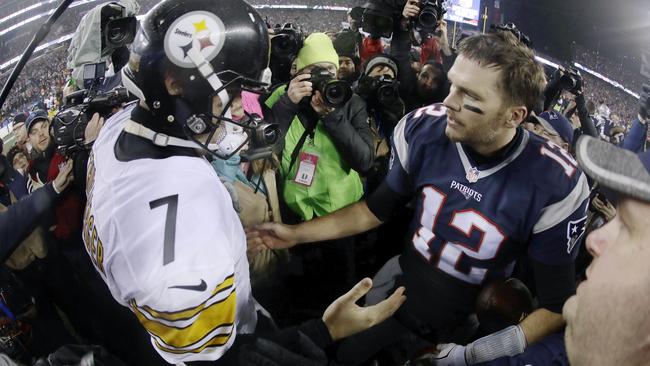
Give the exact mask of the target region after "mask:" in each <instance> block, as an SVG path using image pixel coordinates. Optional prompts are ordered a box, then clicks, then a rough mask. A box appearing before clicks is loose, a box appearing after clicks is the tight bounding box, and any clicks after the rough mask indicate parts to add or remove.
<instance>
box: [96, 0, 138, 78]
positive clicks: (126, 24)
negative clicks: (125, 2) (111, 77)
mask: <svg viewBox="0 0 650 366" xmlns="http://www.w3.org/2000/svg"><path fill="white" fill-rule="evenodd" d="M126 14H127V12H126V10H125V7H124V6H122V5H120V4H118V3H109V4H106V5H104V6H103V7H102V8H101V21H100V22H101V23H100V27H101V32H102V34H101V42H102V45H101V46H102V52H101V56H102V57H107V56H110V57H111V60H112V62H113V69H114V70H119V69H121V68H122V66H124V65H125V64H126V62H127V61H128V59H129V50H128V48H127V46H128V45H129V44H131V43H132V42H133V39H134V38H135V33H136V30H137V24H138V21H137V19H136V17H135V16H127V15H126Z"/></svg>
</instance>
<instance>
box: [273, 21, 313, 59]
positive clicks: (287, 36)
mask: <svg viewBox="0 0 650 366" xmlns="http://www.w3.org/2000/svg"><path fill="white" fill-rule="evenodd" d="M273 33H274V35H273V37H272V38H271V55H273V56H276V57H279V58H286V59H290V58H293V57H295V56H296V55H297V54H298V51H300V49H301V48H302V45H303V41H304V38H305V36H304V35H303V34H302V32H301V31H300V30H299V29H298V28H297V27H296V26H294V25H293V24H292V23H286V24H284V25H283V26H282V27H276V28H275V29H274V32H273Z"/></svg>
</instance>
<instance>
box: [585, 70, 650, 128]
mask: <svg viewBox="0 0 650 366" xmlns="http://www.w3.org/2000/svg"><path fill="white" fill-rule="evenodd" d="M583 77H584V79H585V95H586V97H587V98H588V99H589V100H591V101H593V102H594V103H596V104H597V105H600V104H602V103H605V104H606V105H607V106H608V107H609V109H610V111H611V113H615V114H617V115H618V116H620V117H621V121H622V122H623V123H624V124H625V125H626V126H628V127H629V126H630V125H631V124H632V121H633V120H634V119H635V118H636V111H635V109H636V108H635V106H636V105H637V104H638V102H639V100H638V99H637V98H635V97H634V96H632V95H630V94H628V93H626V92H624V91H622V90H621V89H619V88H616V87H614V86H612V85H611V84H609V83H607V82H606V81H603V80H601V79H599V78H597V77H595V76H592V75H590V74H588V73H583ZM639 90H640V89H639ZM601 102H602V103H601Z"/></svg>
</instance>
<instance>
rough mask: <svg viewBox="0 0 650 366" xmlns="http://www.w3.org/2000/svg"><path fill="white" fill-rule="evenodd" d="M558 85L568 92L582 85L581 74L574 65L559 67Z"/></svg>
mask: <svg viewBox="0 0 650 366" xmlns="http://www.w3.org/2000/svg"><path fill="white" fill-rule="evenodd" d="M559 71H560V75H561V76H560V85H561V86H562V89H564V90H568V91H570V92H572V93H573V92H575V91H576V89H578V88H579V87H581V86H582V75H580V71H578V70H577V69H576V68H574V67H568V68H560V69H559Z"/></svg>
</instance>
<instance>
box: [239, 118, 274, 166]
mask: <svg viewBox="0 0 650 366" xmlns="http://www.w3.org/2000/svg"><path fill="white" fill-rule="evenodd" d="M245 118H246V119H245V120H242V121H241V123H242V124H246V125H248V126H249V127H251V128H252V129H253V131H252V133H250V134H249V136H250V143H249V144H248V145H249V148H248V149H247V150H246V151H244V152H242V153H241V154H240V156H241V158H242V159H243V160H245V161H253V160H257V159H263V158H267V157H270V156H271V155H272V153H273V148H274V147H275V144H276V143H277V142H278V139H279V138H280V128H279V126H278V125H277V124H276V123H268V122H264V119H263V118H262V117H260V116H259V115H258V114H247V115H246V117H245Z"/></svg>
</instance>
